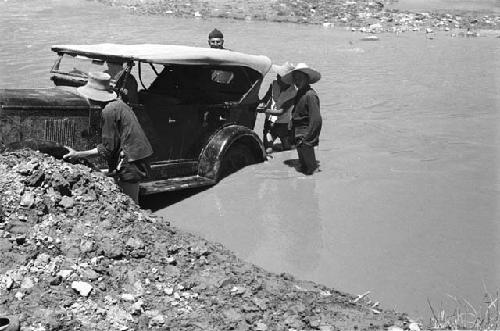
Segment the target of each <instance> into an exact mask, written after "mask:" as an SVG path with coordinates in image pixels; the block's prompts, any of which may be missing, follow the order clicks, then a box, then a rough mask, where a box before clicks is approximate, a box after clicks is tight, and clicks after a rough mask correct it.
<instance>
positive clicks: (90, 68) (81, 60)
mask: <svg viewBox="0 0 500 331" xmlns="http://www.w3.org/2000/svg"><path fill="white" fill-rule="evenodd" d="M122 69H123V64H122V63H117V62H110V61H105V60H100V59H91V58H88V57H86V56H82V55H70V54H64V55H63V56H62V57H60V58H59V59H58V61H57V62H56V64H55V65H54V67H53V68H52V72H53V73H59V74H67V75H70V76H75V77H81V78H85V79H86V78H87V77H88V73H89V72H106V73H108V74H110V76H111V79H113V80H116V78H117V77H118V74H119V73H120V71H122Z"/></svg>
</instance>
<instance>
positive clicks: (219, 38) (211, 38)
mask: <svg viewBox="0 0 500 331" xmlns="http://www.w3.org/2000/svg"><path fill="white" fill-rule="evenodd" d="M208 45H209V46H210V48H219V49H223V48H224V35H223V34H222V32H221V31H219V30H217V29H213V30H212V31H211V32H210V33H209V34H208Z"/></svg>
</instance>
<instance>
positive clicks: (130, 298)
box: [121, 293, 135, 302]
mask: <svg viewBox="0 0 500 331" xmlns="http://www.w3.org/2000/svg"><path fill="white" fill-rule="evenodd" d="M121 298H122V300H123V301H128V302H133V301H135V297H134V296H133V295H132V294H129V293H124V294H122V295H121Z"/></svg>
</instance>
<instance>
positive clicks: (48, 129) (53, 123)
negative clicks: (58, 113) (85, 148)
mask: <svg viewBox="0 0 500 331" xmlns="http://www.w3.org/2000/svg"><path fill="white" fill-rule="evenodd" d="M75 132H76V124H75V121H73V120H69V119H62V120H45V140H47V141H55V142H57V143H60V144H63V145H68V146H74V144H75Z"/></svg>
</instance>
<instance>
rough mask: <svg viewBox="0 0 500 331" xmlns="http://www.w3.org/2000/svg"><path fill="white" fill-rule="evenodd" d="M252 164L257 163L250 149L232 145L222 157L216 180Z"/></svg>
mask: <svg viewBox="0 0 500 331" xmlns="http://www.w3.org/2000/svg"><path fill="white" fill-rule="evenodd" d="M254 163H257V158H256V157H255V154H254V153H253V151H252V150H251V149H250V147H248V146H247V145H244V144H242V143H234V144H233V145H231V146H230V147H229V149H228V151H227V152H226V153H225V154H224V156H223V159H222V161H221V167H220V171H219V176H218V180H221V179H222V178H224V177H227V176H229V175H230V174H232V173H235V172H236V171H238V170H240V169H242V168H244V167H246V166H247V165H251V164H254Z"/></svg>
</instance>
